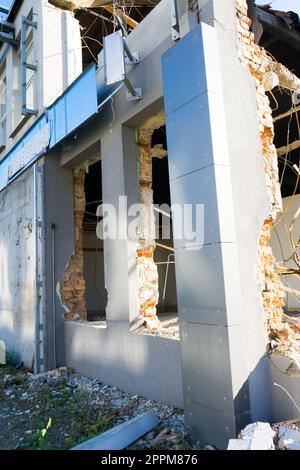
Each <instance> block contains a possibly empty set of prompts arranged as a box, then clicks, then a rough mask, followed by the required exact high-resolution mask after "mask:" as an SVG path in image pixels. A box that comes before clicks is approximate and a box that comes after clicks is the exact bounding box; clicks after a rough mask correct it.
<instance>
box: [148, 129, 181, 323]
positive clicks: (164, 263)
mask: <svg viewBox="0 0 300 470" xmlns="http://www.w3.org/2000/svg"><path fill="white" fill-rule="evenodd" d="M157 146H160V148H162V149H164V150H166V151H167V138H166V128H165V126H163V127H161V128H159V129H157V130H156V131H155V132H154V133H153V136H152V148H155V147H157ZM152 175H153V176H152V189H153V200H154V204H156V205H159V206H162V207H161V208H162V210H164V211H166V212H168V210H169V208H170V207H171V193H170V178H169V166H168V158H167V153H166V156H165V157H164V158H153V159H152ZM156 217H157V218H158V220H159V231H158V233H157V237H158V238H157V239H156V243H157V246H156V250H155V255H154V260H155V263H156V264H157V269H158V278H159V303H158V306H157V311H158V316H159V318H160V320H162V319H163V318H166V317H167V316H168V315H170V316H171V317H172V316H173V317H174V314H176V315H177V312H178V307H177V292H176V278H175V261H174V242H173V234H172V219H171V218H168V217H167V216H165V215H163V214H159V213H156ZM165 224H170V235H169V237H167V238H166V233H165V231H163V225H165Z"/></svg>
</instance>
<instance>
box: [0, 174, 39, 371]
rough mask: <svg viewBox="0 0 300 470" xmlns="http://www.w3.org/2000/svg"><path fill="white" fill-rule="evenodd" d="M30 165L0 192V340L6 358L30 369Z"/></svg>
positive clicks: (33, 270)
mask: <svg viewBox="0 0 300 470" xmlns="http://www.w3.org/2000/svg"><path fill="white" fill-rule="evenodd" d="M35 273H36V264H35V234H34V176H33V168H31V169H30V170H28V171H27V172H26V173H24V174H23V175H22V176H20V177H19V178H18V179H17V180H16V181H15V182H14V183H12V184H11V185H10V186H9V187H8V188H6V189H4V190H3V191H2V192H1V193H0V341H3V342H4V344H5V347H6V351H7V353H8V359H9V360H11V361H13V362H14V363H17V364H19V363H21V362H23V363H24V365H25V367H28V368H29V369H32V368H33V365H34V356H35V287H36V284H35V283H36V275H35Z"/></svg>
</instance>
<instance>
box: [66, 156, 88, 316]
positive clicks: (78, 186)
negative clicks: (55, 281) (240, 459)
mask: <svg viewBox="0 0 300 470" xmlns="http://www.w3.org/2000/svg"><path fill="white" fill-rule="evenodd" d="M84 180H85V165H84V164H83V165H80V166H77V167H75V168H74V170H73V196H74V243H75V246H74V253H73V254H72V256H71V258H70V261H69V263H68V265H67V267H66V269H65V272H64V279H63V281H62V282H61V283H60V297H61V301H62V303H63V306H64V308H65V310H66V315H65V318H66V320H79V319H80V320H86V319H87V312H86V304H85V287H86V286H85V279H84V257H83V218H84V212H85V192H84Z"/></svg>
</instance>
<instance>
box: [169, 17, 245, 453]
mask: <svg viewBox="0 0 300 470" xmlns="http://www.w3.org/2000/svg"><path fill="white" fill-rule="evenodd" d="M162 64H163V80H164V92H165V111H166V122H167V136H168V158H169V170H170V180H171V197H172V204H189V203H193V204H204V206H205V233H204V246H200V245H199V247H198V249H197V250H193V251H190V250H189V249H188V241H187V240H185V239H184V238H183V239H182V240H177V241H176V240H175V262H176V281H177V293H178V304H179V314H180V320H181V349H182V367H183V390H184V400H185V414H186V422H187V426H188V428H189V432H190V435H191V437H192V438H193V439H194V440H197V441H199V442H200V443H201V444H207V443H210V444H214V445H216V446H217V447H218V448H225V447H226V446H227V443H228V439H229V438H232V437H234V436H235V435H236V433H237V432H238V430H239V429H240V428H241V427H242V426H244V425H245V424H246V423H247V422H249V420H250V402H249V390H248V373H247V364H246V355H245V342H246V337H245V329H244V324H243V319H244V318H243V308H242V305H243V299H242V295H241V292H242V291H241V285H240V271H239V259H238V249H237V238H236V229H235V217H234V204H233V195H232V182H231V177H232V175H231V167H230V160H229V157H228V143H227V130H226V125H225V117H224V104H223V95H222V85H221V80H220V75H221V74H220V68H219V61H218V42H217V35H216V31H215V29H214V28H212V27H211V26H208V25H205V24H203V25H202V26H198V27H196V28H195V29H194V30H193V31H191V32H190V33H189V34H188V35H186V36H185V37H184V38H183V39H182V40H181V41H179V42H178V43H177V44H176V45H175V46H174V47H173V48H171V49H170V50H169V51H168V52H167V53H166V54H165V55H164V56H163V59H162ZM174 77H176V80H174ZM174 217H175V220H174V226H176V214H175V215H174Z"/></svg>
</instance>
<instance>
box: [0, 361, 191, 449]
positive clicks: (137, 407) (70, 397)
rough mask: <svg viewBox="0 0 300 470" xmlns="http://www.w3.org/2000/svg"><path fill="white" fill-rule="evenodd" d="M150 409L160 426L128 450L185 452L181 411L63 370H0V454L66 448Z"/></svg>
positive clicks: (1, 368) (3, 367) (5, 368)
mask: <svg viewBox="0 0 300 470" xmlns="http://www.w3.org/2000/svg"><path fill="white" fill-rule="evenodd" d="M151 409H154V410H155V411H156V413H157V415H158V418H159V421H160V424H159V426H158V427H157V428H156V429H154V430H153V431H152V432H151V433H149V434H148V435H146V436H143V438H142V439H140V440H139V441H137V442H136V443H134V444H133V445H132V446H131V449H179V450H185V449H189V448H190V447H189V445H188V444H187V443H186V441H185V431H184V417H183V414H182V411H181V410H178V409H174V408H173V407H170V406H167V405H163V404H161V403H158V402H154V401H151V400H146V399H144V398H142V397H139V396H137V395H136V396H132V395H129V394H127V393H125V392H123V391H121V390H119V389H118V388H117V387H111V386H108V385H105V384H102V383H100V382H99V381H98V380H93V379H89V378H86V377H82V376H79V375H77V374H73V373H70V372H69V371H67V370H66V369H65V368H63V369H61V370H55V371H52V372H49V373H46V374H39V375H37V376H34V375H32V374H30V373H28V372H26V371H25V370H16V369H14V368H12V367H10V366H0V449H1V450H3V449H41V450H43V449H57V450H59V449H69V448H71V447H73V446H75V445H76V444H79V443H80V442H83V441H85V440H87V439H89V438H91V437H94V436H95V435H98V434H100V433H101V432H103V431H106V430H107V429H110V428H112V427H114V426H116V425H118V424H121V423H123V422H125V421H127V420H129V419H131V418H133V417H134V416H137V415H138V414H140V413H143V412H145V411H148V410H151ZM47 425H48V426H47Z"/></svg>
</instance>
